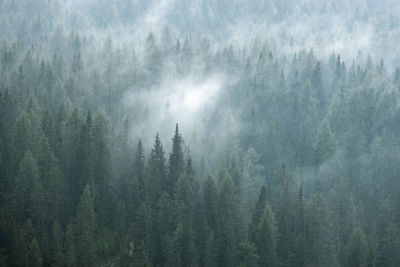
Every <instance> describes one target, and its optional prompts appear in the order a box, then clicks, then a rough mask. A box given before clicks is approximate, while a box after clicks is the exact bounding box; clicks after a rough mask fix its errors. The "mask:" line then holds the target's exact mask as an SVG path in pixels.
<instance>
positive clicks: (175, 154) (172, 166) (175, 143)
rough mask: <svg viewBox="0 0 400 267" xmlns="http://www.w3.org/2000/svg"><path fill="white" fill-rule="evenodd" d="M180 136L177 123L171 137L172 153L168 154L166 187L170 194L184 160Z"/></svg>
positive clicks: (182, 168)
mask: <svg viewBox="0 0 400 267" xmlns="http://www.w3.org/2000/svg"><path fill="white" fill-rule="evenodd" d="M182 142H183V140H182V137H181V135H180V134H179V128H178V124H176V128H175V135H174V137H173V138H172V153H170V155H169V172H168V187H169V192H170V194H173V193H174V189H175V187H176V183H177V182H178V180H179V177H180V176H181V174H182V173H183V171H184V168H185V161H184V157H183V151H182V145H183V144H182Z"/></svg>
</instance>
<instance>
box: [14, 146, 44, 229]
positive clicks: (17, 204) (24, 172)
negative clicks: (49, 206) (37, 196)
mask: <svg viewBox="0 0 400 267" xmlns="http://www.w3.org/2000/svg"><path fill="white" fill-rule="evenodd" d="M38 183H39V170H38V168H37V165H36V161H35V159H34V158H33V156H32V153H31V152H30V151H27V152H26V153H25V156H24V158H23V159H22V160H21V163H20V166H19V170H18V176H17V178H16V180H15V186H14V192H13V199H14V212H15V214H16V215H17V218H18V219H19V220H20V221H24V220H25V219H27V218H28V216H29V215H30V212H31V210H30V207H31V206H30V205H31V203H30V200H31V194H32V189H33V186H34V184H35V190H39V189H40V188H39V187H40V186H39V184H38Z"/></svg>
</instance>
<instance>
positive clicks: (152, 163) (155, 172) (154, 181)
mask: <svg viewBox="0 0 400 267" xmlns="http://www.w3.org/2000/svg"><path fill="white" fill-rule="evenodd" d="M147 167H148V171H147V175H148V177H147V179H146V183H145V186H146V188H145V189H146V195H147V198H148V201H149V203H151V204H152V205H153V206H155V205H156V203H157V202H158V198H159V196H160V195H161V193H162V191H163V190H164V189H165V186H166V185H167V183H166V180H167V179H166V169H165V168H166V167H165V157H164V150H163V146H162V144H161V141H160V138H159V136H158V134H157V135H156V138H155V143H154V147H153V149H152V150H151V153H150V157H149V159H148V165H147Z"/></svg>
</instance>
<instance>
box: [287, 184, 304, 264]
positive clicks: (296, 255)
mask: <svg viewBox="0 0 400 267" xmlns="http://www.w3.org/2000/svg"><path fill="white" fill-rule="evenodd" d="M306 234H307V233H306V225H305V214H304V195H303V186H302V185H300V189H299V192H298V195H297V202H296V215H295V225H294V238H295V240H294V245H293V256H292V260H291V261H292V264H293V265H295V266H306V265H307V263H308V257H307V256H308V255H307V252H308V251H307V240H306Z"/></svg>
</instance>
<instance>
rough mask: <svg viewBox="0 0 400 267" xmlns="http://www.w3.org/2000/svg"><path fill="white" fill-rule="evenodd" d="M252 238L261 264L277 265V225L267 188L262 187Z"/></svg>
mask: <svg viewBox="0 0 400 267" xmlns="http://www.w3.org/2000/svg"><path fill="white" fill-rule="evenodd" d="M250 226H251V227H250V240H251V241H252V242H253V243H254V244H255V247H256V250H257V254H258V256H259V266H276V265H277V263H278V259H277V256H276V251H275V250H276V239H277V238H276V236H277V233H276V229H275V228H276V226H275V217H274V213H273V211H272V209H271V207H270V206H269V205H268V204H267V195H266V188H265V186H263V187H262V188H261V192H260V196H259V198H258V202H257V205H256V209H255V211H254V213H253V216H252V222H251V225H250Z"/></svg>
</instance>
